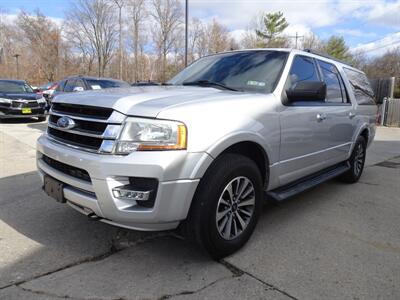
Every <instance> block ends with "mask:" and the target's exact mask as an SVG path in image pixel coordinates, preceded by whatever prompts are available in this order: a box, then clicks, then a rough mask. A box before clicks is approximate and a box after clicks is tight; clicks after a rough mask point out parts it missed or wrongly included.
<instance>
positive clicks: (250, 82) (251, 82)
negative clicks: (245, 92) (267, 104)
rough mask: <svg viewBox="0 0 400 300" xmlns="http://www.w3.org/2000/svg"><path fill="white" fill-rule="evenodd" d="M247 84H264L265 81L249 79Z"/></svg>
mask: <svg viewBox="0 0 400 300" xmlns="http://www.w3.org/2000/svg"><path fill="white" fill-rule="evenodd" d="M247 85H252V86H265V82H262V81H256V80H249V81H247Z"/></svg>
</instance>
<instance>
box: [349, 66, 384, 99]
mask: <svg viewBox="0 0 400 300" xmlns="http://www.w3.org/2000/svg"><path fill="white" fill-rule="evenodd" d="M344 72H345V73H346V75H347V78H348V79H349V81H350V84H351V87H352V90H353V93H354V97H355V98H356V101H357V103H358V104H359V105H376V103H375V95H374V92H373V90H372V88H371V85H370V83H369V80H368V78H367V76H365V74H364V73H361V72H358V71H355V70H352V69H348V68H344Z"/></svg>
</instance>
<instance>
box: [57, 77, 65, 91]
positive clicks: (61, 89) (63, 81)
mask: <svg viewBox="0 0 400 300" xmlns="http://www.w3.org/2000/svg"><path fill="white" fill-rule="evenodd" d="M64 86H65V80H61V81H60V82H59V83H58V85H57V87H56V91H57V92H62V91H63V90H64Z"/></svg>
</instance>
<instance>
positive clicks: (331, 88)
mask: <svg viewBox="0 0 400 300" xmlns="http://www.w3.org/2000/svg"><path fill="white" fill-rule="evenodd" d="M318 64H319V66H320V68H321V73H322V77H323V80H324V82H325V83H326V102H334V103H343V102H347V101H343V99H346V97H345V91H344V90H342V88H343V86H342V84H341V78H340V74H339V71H338V70H337V68H336V67H335V66H334V65H332V64H330V63H327V62H323V61H318Z"/></svg>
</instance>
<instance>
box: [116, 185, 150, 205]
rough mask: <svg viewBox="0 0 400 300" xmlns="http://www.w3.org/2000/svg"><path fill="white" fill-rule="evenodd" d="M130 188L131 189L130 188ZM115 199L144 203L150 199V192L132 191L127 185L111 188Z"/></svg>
mask: <svg viewBox="0 0 400 300" xmlns="http://www.w3.org/2000/svg"><path fill="white" fill-rule="evenodd" d="M131 188H132V187H131ZM112 191H113V195H114V197H115V198H118V199H122V200H133V201H146V200H149V198H150V193H151V191H134V190H132V189H130V186H129V185H123V186H119V187H116V188H113V190H112Z"/></svg>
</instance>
